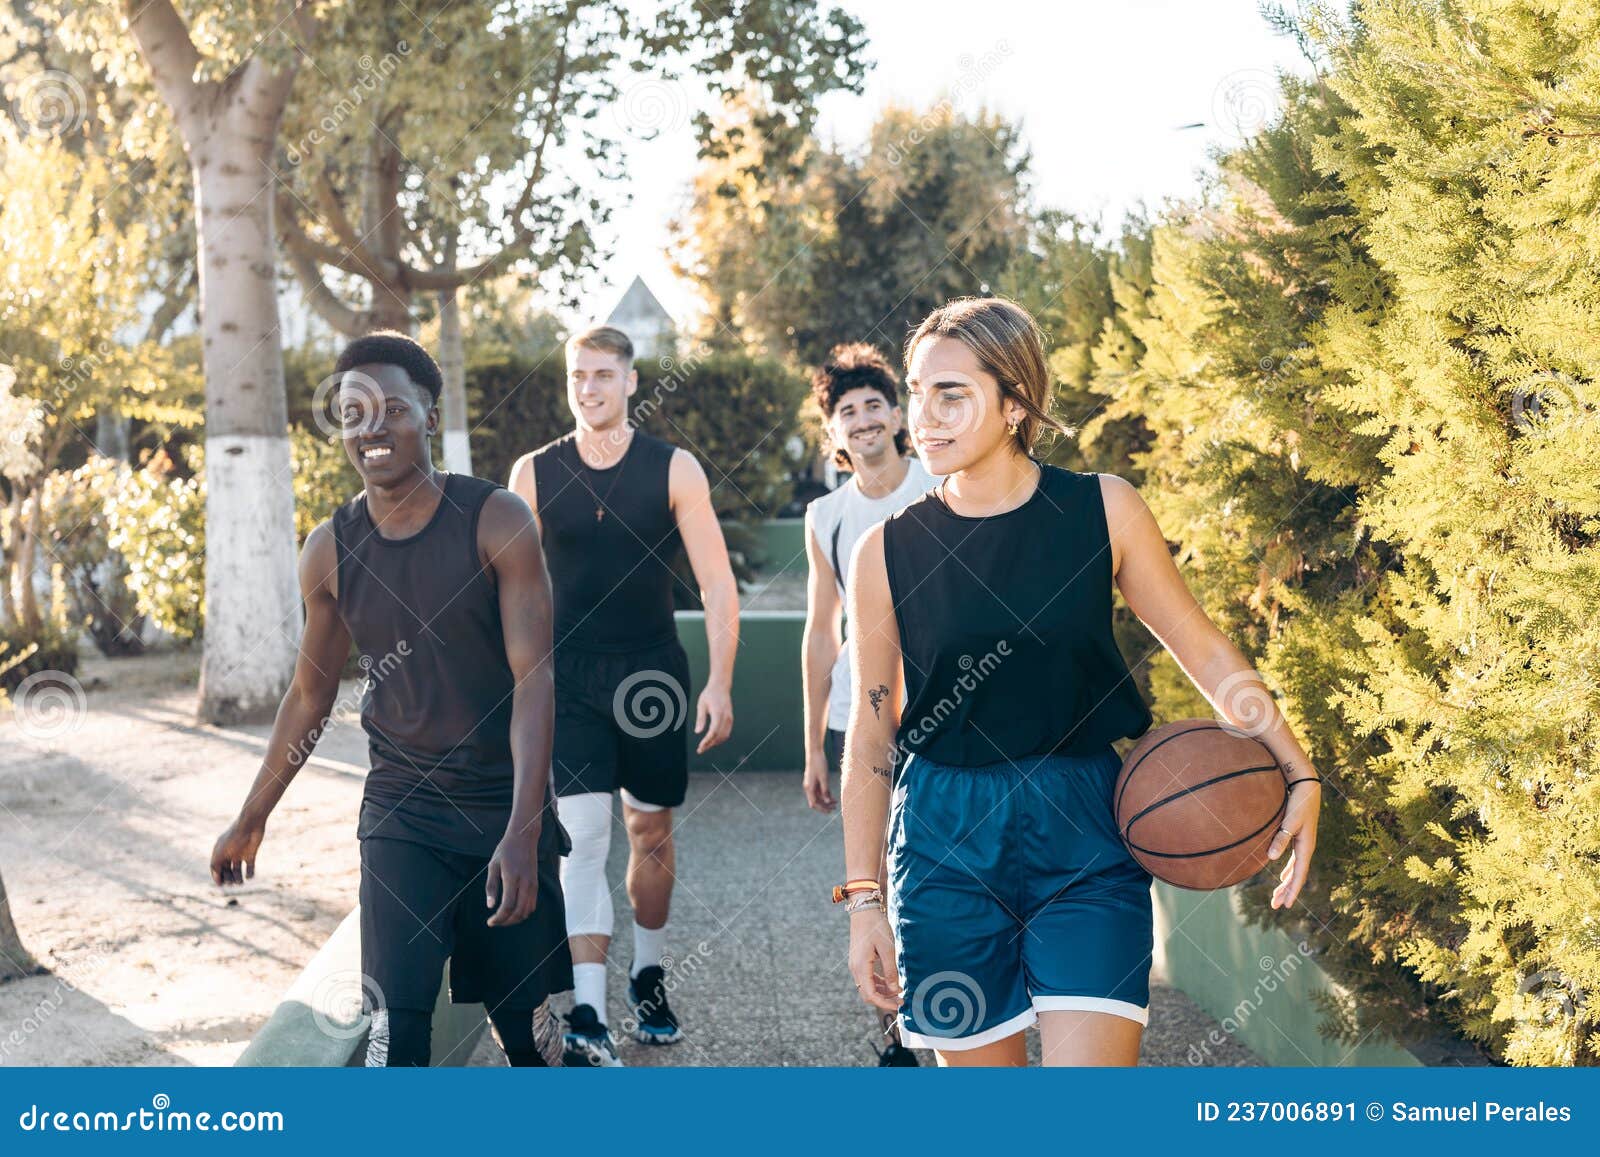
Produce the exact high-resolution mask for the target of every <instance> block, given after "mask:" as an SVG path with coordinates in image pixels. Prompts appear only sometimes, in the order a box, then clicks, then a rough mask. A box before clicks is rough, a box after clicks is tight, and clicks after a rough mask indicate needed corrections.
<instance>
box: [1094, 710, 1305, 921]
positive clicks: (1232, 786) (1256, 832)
mask: <svg viewBox="0 0 1600 1157" xmlns="http://www.w3.org/2000/svg"><path fill="white" fill-rule="evenodd" d="M1115 798H1116V813H1117V831H1118V832H1120V833H1121V834H1122V842H1123V843H1124V844H1126V845H1127V846H1128V851H1129V852H1130V853H1132V855H1133V858H1134V859H1135V860H1138V861H1139V863H1140V864H1141V865H1142V866H1143V867H1144V870H1145V871H1147V872H1149V873H1150V874H1151V875H1152V876H1154V877H1155V878H1156V879H1158V880H1165V881H1166V882H1167V883H1169V884H1176V885H1177V886H1178V887H1180V888H1193V889H1196V890H1198V891H1209V890H1210V889H1213V888H1226V887H1228V886H1229V885H1231V884H1237V883H1238V882H1239V881H1240V880H1247V879H1249V878H1250V877H1251V876H1253V875H1255V874H1256V873H1257V872H1259V871H1260V870H1261V869H1262V868H1264V867H1265V866H1266V865H1267V847H1268V845H1269V844H1271V843H1272V837H1273V836H1274V835H1276V834H1277V831H1278V825H1279V824H1281V823H1282V822H1283V815H1284V810H1285V808H1287V806H1288V803H1289V789H1288V787H1287V784H1286V777H1285V776H1284V774H1283V769H1282V768H1280V767H1279V766H1278V763H1277V760H1275V759H1273V757H1272V753H1271V752H1270V751H1268V750H1267V748H1266V746H1265V745H1264V744H1262V743H1261V742H1259V741H1258V740H1255V739H1252V738H1250V737H1249V736H1248V735H1244V734H1242V733H1241V732H1238V731H1235V730H1232V729H1231V728H1228V727H1225V726H1224V725H1223V724H1221V723H1218V722H1217V721H1216V720H1214V719H1181V720H1179V721H1178V722H1176V723H1168V724H1166V725H1164V726H1162V727H1158V728H1156V729H1155V730H1153V731H1151V732H1150V733H1149V734H1147V735H1145V736H1144V738H1142V739H1140V740H1139V743H1138V745H1137V746H1136V747H1135V748H1134V749H1133V750H1132V751H1130V752H1129V753H1128V758H1127V759H1125V760H1123V763H1122V771H1121V772H1120V773H1119V774H1118V776H1117V792H1116V797H1115Z"/></svg>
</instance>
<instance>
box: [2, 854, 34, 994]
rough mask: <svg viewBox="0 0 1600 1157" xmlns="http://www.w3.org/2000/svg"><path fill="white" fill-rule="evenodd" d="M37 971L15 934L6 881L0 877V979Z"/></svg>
mask: <svg viewBox="0 0 1600 1157" xmlns="http://www.w3.org/2000/svg"><path fill="white" fill-rule="evenodd" d="M38 971H39V965H38V963H37V962H36V961H35V960H34V959H33V957H32V956H30V955H29V954H28V950H27V949H26V948H24V947H23V946H22V937H21V936H19V935H18V934H17V926H16V925H15V924H14V923H12V921H11V904H10V902H9V901H8V900H7V899H6V882H5V880H4V879H0V980H12V979H15V978H16V977H19V976H31V975H33V974H34V973H35V972H38Z"/></svg>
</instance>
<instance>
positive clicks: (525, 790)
mask: <svg viewBox="0 0 1600 1157" xmlns="http://www.w3.org/2000/svg"><path fill="white" fill-rule="evenodd" d="M478 549H479V551H480V552H481V553H482V554H483V556H484V560H485V562H486V564H487V565H488V566H489V568H490V569H491V570H492V571H493V572H494V578H495V585H496V588H497V591H498V595H499V599H500V622H501V630H502V631H503V632H504V638H505V648H506V661H507V663H508V664H509V665H510V667H511V674H512V676H513V677H514V678H515V679H516V689H515V691H513V692H512V698H511V759H512V765H513V768H514V773H513V774H514V779H513V785H512V800H511V818H510V820H509V821H508V823H507V824H506V834H505V838H504V839H502V840H501V844H500V847H499V848H498V849H496V851H495V858H494V860H493V861H491V865H490V880H489V885H490V895H489V897H488V899H489V901H490V903H491V904H493V903H494V902H495V901H496V900H498V903H499V907H498V910H497V911H496V912H495V914H494V915H493V916H492V917H490V919H489V923H490V924H515V923H517V922H518V921H520V920H523V919H526V918H527V917H528V916H529V915H531V914H532V912H533V909H534V904H535V902H536V901H537V899H538V887H537V859H538V842H539V830H540V820H541V818H542V817H543V815H544V804H545V797H546V794H547V793H548V791H549V784H550V750H551V741H552V737H553V735H554V726H555V679H554V676H553V674H552V670H551V657H550V648H551V630H552V628H551V618H552V614H551V604H550V578H549V575H548V574H547V573H546V571H545V566H544V551H543V549H542V548H541V547H540V545H539V530H538V526H537V525H536V523H535V522H534V517H533V511H532V510H530V509H529V508H528V504H527V503H526V502H524V501H523V500H522V499H520V498H518V497H517V496H516V495H514V494H512V493H511V492H509V491H495V492H494V493H493V494H491V495H490V496H489V497H488V499H487V500H485V502H484V505H483V512H482V513H481V514H480V515H479V517H478ZM496 893H498V894H496Z"/></svg>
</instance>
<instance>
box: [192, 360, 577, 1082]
mask: <svg viewBox="0 0 1600 1157" xmlns="http://www.w3.org/2000/svg"><path fill="white" fill-rule="evenodd" d="M335 374H336V375H338V376H339V385H338V394H337V400H336V402H335V416H336V419H337V421H338V423H339V425H340V427H341V429H342V431H343V441H344V447H345V452H346V453H347V454H348V455H349V458H350V461H351V462H352V463H353V464H354V466H355V468H356V471H357V472H358V473H359V474H360V475H361V479H362V482H363V483H364V484H365V489H364V490H363V491H362V493H360V494H358V495H357V496H356V497H355V498H353V499H352V500H351V501H350V502H348V503H346V504H345V505H344V506H343V507H341V508H340V509H339V510H338V511H336V512H335V513H334V515H333V517H332V518H330V519H329V520H328V521H326V522H324V523H322V524H321V525H320V526H318V527H317V528H316V529H315V530H314V531H312V532H311V534H310V536H309V537H308V538H307V539H306V543H305V547H304V549H303V551H302V552H301V556H300V589H301V596H302V599H303V601H304V605H305V629H304V633H303V634H302V636H301V640H300V653H299V659H298V662H297V664H296V667H295V673H294V678H293V682H292V683H291V685H290V687H289V690H288V692H287V693H286V694H285V695H284V698H283V702H282V704H281V705H280V707H279V708H278V715H277V719H276V722H275V723H274V724H273V728H272V734H271V736H270V738H269V739H268V742H267V751H266V755H265V757H264V759H263V760H262V764H261V769H260V771H259V772H258V773H257V775H256V777H255V781H254V783H253V784H252V786H251V788H250V791H249V794H248V796H247V797H246V799H245V802H244V805H243V807H242V808H241V809H240V812H239V816H238V818H237V819H235V820H234V822H233V823H232V824H231V825H230V826H229V827H228V829H227V830H226V831H225V832H224V833H223V834H222V836H221V837H220V838H219V839H218V840H217V842H216V846H215V848H214V849H213V850H212V854H211V875H212V878H213V879H214V880H215V881H216V882H217V883H218V884H222V885H228V884H238V883H242V882H243V881H244V879H246V878H247V877H252V876H254V875H255V866H256V855H257V851H258V849H259V847H260V845H261V841H262V836H263V834H264V832H265V830H266V823H267V819H268V817H269V816H270V815H271V814H272V810H273V808H274V807H275V806H276V804H277V803H278V801H279V800H280V799H281V798H282V796H283V794H284V792H285V790H286V789H287V788H288V786H289V783H290V781H292V780H293V779H294V777H295V775H296V774H297V773H298V772H299V770H300V769H301V767H303V766H304V764H305V761H306V759H307V758H308V757H309V756H310V754H311V752H312V750H313V748H314V747H315V746H316V742H317V740H318V738H319V737H320V736H321V734H322V731H323V729H324V728H325V727H326V726H327V723H328V719H329V714H330V712H331V711H332V709H333V707H334V702H335V698H336V696H337V694H338V690H339V673H340V671H341V670H342V669H343V667H344V665H345V661H346V660H347V659H348V657H349V654H350V647H351V643H352V641H353V642H354V644H355V646H356V648H357V650H358V651H359V653H360V659H361V665H362V667H363V668H364V669H365V670H366V671H367V680H366V686H365V688H364V689H363V695H362V702H361V725H362V728H363V730H364V731H365V732H366V734H367V740H368V750H369V755H370V759H371V770H370V771H369V773H368V775H367V780H366V786H365V790H364V793H363V796H362V802H361V813H360V820H359V823H358V826H357V831H356V835H357V837H358V838H359V840H360V843H361V892H360V900H361V916H360V923H361V971H362V973H363V978H362V979H363V984H362V987H363V994H362V995H363V1005H364V1011H367V1012H370V1014H371V1023H370V1026H369V1030H368V1042H367V1052H366V1063H367V1064H368V1065H369V1066H389V1067H393V1066H418V1065H427V1064H428V1063H429V1061H430V1055H429V1054H430V1044H431V1042H430V1031H429V1030H430V1025H431V1019H432V1013H433V1008H434V1004H435V1002H436V1000H437V999H438V995H439V987H440V982H441V979H442V976H443V972H444V967H445V961H446V960H447V959H448V960H449V962H450V998H451V999H452V1000H453V1001H456V1002H471V1003H478V1002H482V1003H483V1004H484V1005H485V1006H486V1007H487V1009H488V1012H489V1018H490V1022H491V1024H492V1025H493V1028H494V1032H495V1036H496V1038H497V1039H498V1041H499V1042H500V1044H501V1047H502V1048H503V1049H504V1050H505V1053H506V1056H507V1059H508V1060H509V1061H510V1063H511V1064H512V1065H518V1066H542V1065H553V1064H559V1063H560V1061H561V1056H562V1049H561V1034H560V1029H559V1025H558V1024H557V1022H556V1020H555V1017H554V1016H553V1015H552V1014H551V1012H550V1008H549V1001H548V998H549V997H550V996H551V995H552V994H553V993H558V992H564V991H566V990H568V989H570V988H571V987H572V967H571V958H570V956H569V955H568V951H567V944H566V935H565V925H566V917H565V913H564V911H563V901H562V894H561V887H560V875H559V872H560V869H559V863H560V857H561V855H562V854H563V852H564V851H565V850H566V847H567V842H566V839H565V834H564V833H563V832H562V830H561V825H560V823H559V822H558V820H557V818H556V814H555V803H554V793H553V791H552V790H551V786H550V748H551V737H552V733H553V729H554V716H555V705H554V683H553V675H552V670H551V664H550V661H549V656H550V650H551V623H552V616H553V612H552V607H551V601H550V594H549V582H548V579H547V577H546V574H545V564H544V555H543V552H542V551H541V550H540V546H539V533H538V529H537V526H536V524H535V522H534V518H533V512H532V511H531V510H530V509H529V508H528V505H527V503H526V502H524V501H523V500H522V499H521V498H518V497H517V496H516V495H514V494H512V493H510V492H509V491H507V490H505V489H504V488H502V487H500V486H498V485H497V484H495V483H493V482H487V481H484V480H482V479H479V478H472V477H468V476H466V475H459V474H448V473H445V472H443V471H440V470H438V469H436V468H435V467H434V465H433V461H432V458H431V456H430V453H429V444H428V443H429V438H430V437H431V436H432V435H434V434H435V433H436V432H437V431H438V427H439V408H438V400H439V389H440V385H441V381H440V373H439V367H438V365H437V364H436V363H435V362H434V360H433V358H432V357H431V356H429V354H428V353H427V351H425V350H424V349H423V348H422V347H421V346H420V345H418V344H417V343H416V342H415V341H413V340H412V339H411V338H409V337H407V336H405V335H403V334H399V333H387V332H381V333H375V334H369V335H368V336H366V337H363V338H358V339H357V340H356V341H354V342H352V343H351V344H350V345H349V346H348V347H347V348H346V349H345V351H344V352H343V354H342V355H341V356H340V358H339V360H338V363H337V365H336V367H335Z"/></svg>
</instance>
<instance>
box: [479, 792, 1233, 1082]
mask: <svg viewBox="0 0 1600 1157" xmlns="http://www.w3.org/2000/svg"><path fill="white" fill-rule="evenodd" d="M677 835H678V874H679V884H678V889H677V892H676V898H675V900H674V906H673V913H672V923H671V929H672V932H671V939H670V942H669V949H668V950H669V954H670V955H671V956H672V957H673V958H674V961H675V968H674V972H675V974H676V978H675V980H674V982H673V983H674V988H673V991H672V994H671V999H672V1006H673V1009H674V1010H675V1011H676V1012H677V1013H678V1015H679V1017H680V1019H681V1020H682V1022H683V1025H684V1040H683V1041H682V1042H681V1043H680V1044H678V1045H676V1046H673V1047H670V1048H652V1047H648V1046H645V1045H639V1044H635V1043H634V1042H633V1041H632V1040H631V1039H619V1041H618V1047H619V1050H620V1051H621V1054H622V1058H623V1063H624V1064H628V1065H862V1064H871V1063H874V1062H875V1058H874V1055H873V1051H872V1042H874V1041H878V1040H880V1039H881V1038H880V1037H879V1035H878V1031H877V1022H876V1020H875V1019H874V1016H873V1013H872V1012H871V1010H869V1009H868V1008H867V1006H866V1005H864V1004H863V1003H861V1001H860V999H859V998H858V997H857V996H856V992H855V988H854V985H853V983H852V981H851V980H850V974H849V970H848V968H847V967H846V961H845V952H846V948H847V931H848V926H847V922H846V917H845V916H844V915H843V914H842V913H841V912H840V911H838V910H837V909H836V908H834V906H833V905H832V904H831V903H830V902H829V899H828V889H829V888H830V887H831V886H832V885H833V884H834V883H835V881H836V880H837V879H838V877H839V875H840V873H841V872H842V871H843V864H844V859H843V850H842V838H841V825H840V821H839V817H838V815H837V813H836V814H834V815H831V816H824V815H819V814H818V813H816V812H813V811H811V810H810V809H809V808H807V807H806V806H805V801H804V799H803V798H802V796H801V793H800V780H799V775H798V773H795V774H793V775H786V774H771V773H765V774H763V773H750V774H745V775H740V776H731V777H730V776H722V775H718V774H716V773H705V774H700V775H696V776H695V777H694V779H693V782H692V783H691V785H690V791H689V798H688V800H687V801H686V802H685V804H684V806H683V808H682V809H681V810H680V812H679V814H678V826H677ZM611 847H612V855H611V864H610V877H611V884H612V894H613V897H614V899H615V904H616V908H617V928H618V931H619V935H618V937H617V940H616V948H617V951H616V954H615V955H614V957H613V960H612V966H611V970H610V972H611V992H610V997H609V999H610V1008H609V1010H608V1015H609V1016H610V1019H611V1022H612V1026H613V1031H614V1032H615V1031H616V1028H617V1027H618V1025H619V1023H620V1022H621V1021H622V1020H623V1019H624V1018H625V1017H626V1015H627V1004H626V993H625V988H626V982H627V978H626V971H625V970H626V966H627V962H628V955H629V952H630V950H631V947H632V944H631V939H630V938H631V932H630V928H631V919H632V917H631V913H630V911H629V908H628V901H627V894H626V891H625V890H624V883H623V870H624V866H625V862H626V858H627V856H626V848H627V843H626V836H625V834H624V833H623V831H622V828H621V824H620V821H619V822H618V825H617V827H616V830H615V831H614V832H613V836H612V845H611ZM1153 1000H1154V1004H1153V1008H1152V1011H1151V1022H1150V1027H1149V1029H1148V1030H1147V1032H1146V1034H1145V1038H1144V1050H1143V1054H1142V1057H1141V1061H1142V1063H1144V1064H1150V1065H1184V1064H1188V1063H1190V1062H1189V1061H1188V1059H1187V1057H1188V1054H1189V1048H1190V1046H1191V1045H1192V1044H1198V1043H1200V1042H1202V1041H1203V1040H1205V1038H1206V1035H1207V1034H1208V1033H1209V1032H1210V1031H1211V1030H1213V1029H1215V1028H1217V1022H1216V1021H1214V1020H1212V1019H1211V1018H1210V1017H1208V1016H1207V1015H1206V1014H1205V1013H1203V1012H1202V1011H1200V1009H1199V1008H1197V1007H1196V1006H1195V1005H1194V1003H1193V1002H1192V1001H1190V1000H1189V999H1188V998H1187V997H1185V996H1184V995H1183V994H1182V993H1181V992H1178V991H1177V990H1175V989H1172V988H1168V987H1165V986H1159V987H1157V988H1156V990H1155V992H1154V994H1153ZM558 1007H560V1008H561V1009H562V1010H563V1011H564V1010H566V1009H567V1008H568V1007H570V997H563V998H561V1000H560V1001H558ZM618 1035H619V1038H620V1036H621V1034H618ZM1030 1037H1031V1038H1032V1040H1031V1041H1030V1045H1031V1047H1033V1048H1035V1049H1036V1048H1037V1039H1036V1037H1033V1034H1030ZM925 1059H929V1060H930V1061H931V1058H925ZM473 1063H474V1064H502V1063H503V1061H502V1060H501V1058H500V1056H499V1053H498V1050H497V1049H496V1048H495V1046H494V1044H493V1042H492V1040H489V1039H488V1037H487V1036H486V1037H485V1040H484V1042H483V1044H482V1045H481V1046H480V1048H479V1049H478V1052H477V1055H476V1056H475V1057H474V1058H473ZM1211 1063H1212V1064H1216V1065H1253V1064H1260V1063H1261V1062H1260V1061H1259V1060H1257V1059H1256V1057H1255V1056H1254V1055H1253V1054H1252V1053H1250V1051H1249V1050H1248V1049H1246V1048H1244V1046H1242V1045H1240V1044H1238V1043H1236V1042H1229V1043H1227V1044H1226V1045H1224V1046H1223V1047H1222V1048H1220V1049H1219V1048H1217V1047H1216V1046H1213V1047H1212V1050H1211Z"/></svg>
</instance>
